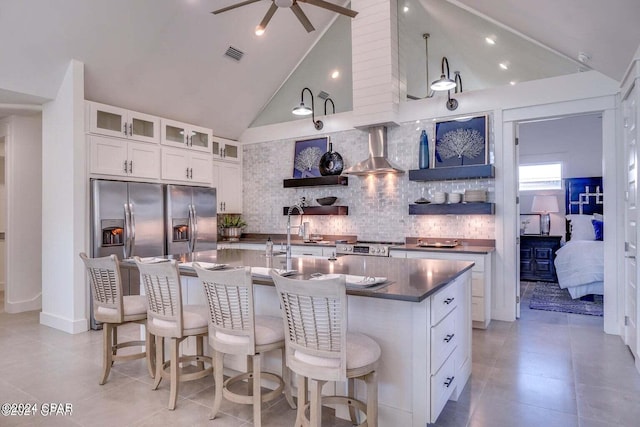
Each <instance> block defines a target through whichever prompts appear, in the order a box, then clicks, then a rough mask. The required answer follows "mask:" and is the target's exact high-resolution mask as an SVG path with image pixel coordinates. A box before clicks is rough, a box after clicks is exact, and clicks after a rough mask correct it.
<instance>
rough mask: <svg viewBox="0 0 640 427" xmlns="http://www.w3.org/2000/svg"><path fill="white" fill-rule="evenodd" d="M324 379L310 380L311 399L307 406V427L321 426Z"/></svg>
mask: <svg viewBox="0 0 640 427" xmlns="http://www.w3.org/2000/svg"><path fill="white" fill-rule="evenodd" d="M324 383H325V381H319V380H314V379H312V380H310V385H309V388H310V389H311V399H310V408H309V427H321V424H322V385H323V384H324Z"/></svg>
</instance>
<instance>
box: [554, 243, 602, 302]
mask: <svg viewBox="0 0 640 427" xmlns="http://www.w3.org/2000/svg"><path fill="white" fill-rule="evenodd" d="M555 266H556V274H557V275H558V283H559V285H560V287H561V288H563V289H568V290H569V293H570V294H571V297H572V298H579V297H581V296H583V295H587V294H598V295H602V294H603V293H604V288H603V280H604V242H602V241H599V240H572V241H569V242H567V244H565V245H564V246H563V247H561V248H560V249H558V250H557V251H556V260H555Z"/></svg>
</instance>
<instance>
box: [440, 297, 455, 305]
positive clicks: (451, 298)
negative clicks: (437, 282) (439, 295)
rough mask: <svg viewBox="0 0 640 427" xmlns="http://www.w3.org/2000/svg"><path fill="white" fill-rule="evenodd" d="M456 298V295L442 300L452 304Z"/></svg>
mask: <svg viewBox="0 0 640 427" xmlns="http://www.w3.org/2000/svg"><path fill="white" fill-rule="evenodd" d="M454 299H455V298H454V297H449V298H447V299H446V300H444V301H442V302H443V303H445V304H447V305H449V304H451V303H452V302H453V300H454Z"/></svg>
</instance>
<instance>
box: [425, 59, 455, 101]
mask: <svg viewBox="0 0 640 427" xmlns="http://www.w3.org/2000/svg"><path fill="white" fill-rule="evenodd" d="M445 65H446V66H447V74H445V73H444V68H445ZM441 69H442V74H441V75H440V78H439V79H438V80H436V81H434V82H433V83H431V89H433V90H436V91H444V90H446V91H447V104H446V105H447V110H449V111H453V110H455V109H456V108H458V101H457V100H455V99H453V98H451V89H455V90H456V92H455V93H458V88H460V93H462V77H460V71H454V74H455V78H454V80H451V74H450V73H449V60H448V59H447V57H446V56H443V57H442V64H441Z"/></svg>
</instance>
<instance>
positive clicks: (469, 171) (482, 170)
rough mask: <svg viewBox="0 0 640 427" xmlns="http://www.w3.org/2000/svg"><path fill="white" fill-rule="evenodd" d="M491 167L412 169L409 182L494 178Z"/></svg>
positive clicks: (493, 169)
mask: <svg viewBox="0 0 640 427" xmlns="http://www.w3.org/2000/svg"><path fill="white" fill-rule="evenodd" d="M494 177H495V168H494V167H493V165H469V166H452V167H448V168H433V169H413V170H410V171H409V181H445V180H450V179H474V178H494Z"/></svg>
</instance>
